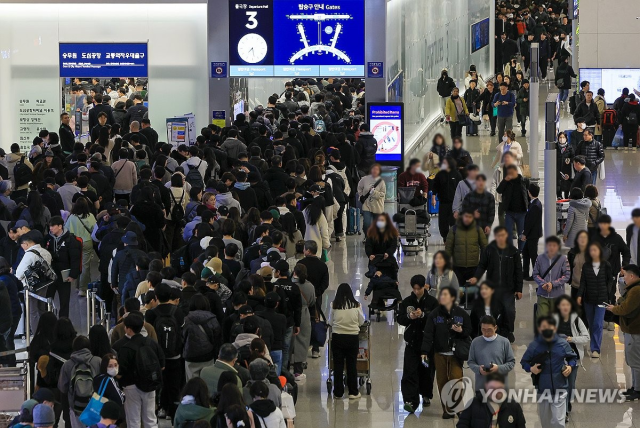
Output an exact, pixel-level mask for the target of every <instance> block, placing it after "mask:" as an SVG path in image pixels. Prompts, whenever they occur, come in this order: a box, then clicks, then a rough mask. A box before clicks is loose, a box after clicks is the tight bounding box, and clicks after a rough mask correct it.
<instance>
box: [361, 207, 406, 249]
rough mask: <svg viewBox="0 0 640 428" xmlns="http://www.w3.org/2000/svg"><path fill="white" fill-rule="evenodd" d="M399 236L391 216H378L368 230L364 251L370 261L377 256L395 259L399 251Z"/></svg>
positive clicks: (383, 214)
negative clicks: (394, 256)
mask: <svg viewBox="0 0 640 428" xmlns="http://www.w3.org/2000/svg"><path fill="white" fill-rule="evenodd" d="M399 235H400V234H399V233H398V229H396V228H395V226H394V225H393V222H392V221H391V218H390V217H389V214H387V213H382V214H378V216H377V217H376V221H375V223H372V224H371V226H369V229H367V235H366V236H367V237H366V240H365V246H364V250H365V253H366V254H367V257H369V260H373V259H374V258H375V256H376V255H383V257H384V258H385V259H387V258H388V257H393V255H394V254H395V252H396V251H397V250H398V236H399Z"/></svg>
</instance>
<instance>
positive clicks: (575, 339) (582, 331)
mask: <svg viewBox="0 0 640 428" xmlns="http://www.w3.org/2000/svg"><path fill="white" fill-rule="evenodd" d="M553 317H554V318H555V319H556V323H557V324H560V317H559V316H558V314H553ZM569 322H570V323H571V343H573V344H574V345H576V347H575V349H576V350H577V351H578V359H579V360H580V361H582V359H583V358H584V347H585V346H586V345H587V344H588V343H589V342H590V340H591V339H590V336H589V329H588V328H587V326H586V325H584V322H582V319H581V318H580V316H578V314H577V313H576V312H572V313H571V315H570V316H569Z"/></svg>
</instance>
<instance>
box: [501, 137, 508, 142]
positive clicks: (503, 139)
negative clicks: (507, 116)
mask: <svg viewBox="0 0 640 428" xmlns="http://www.w3.org/2000/svg"><path fill="white" fill-rule="evenodd" d="M507 140H508V138H507V136H506V135H504V136H503V137H502V141H504V142H505V143H506V142H507Z"/></svg>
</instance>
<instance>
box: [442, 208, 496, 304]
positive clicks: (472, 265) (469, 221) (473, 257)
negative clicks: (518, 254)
mask: <svg viewBox="0 0 640 428" xmlns="http://www.w3.org/2000/svg"><path fill="white" fill-rule="evenodd" d="M486 246H487V235H485V234H484V231H483V230H482V229H481V228H480V226H478V224H477V223H476V220H475V218H474V217H473V212H471V211H464V212H463V213H462V215H461V216H460V217H459V218H458V220H457V221H456V224H455V225H454V226H453V227H452V228H451V230H450V231H449V234H447V241H446V243H445V251H446V252H447V254H449V256H451V257H452V259H453V271H454V272H455V274H456V276H457V277H458V283H459V284H460V285H461V286H464V284H465V283H466V282H467V280H469V279H471V278H472V277H473V275H474V273H475V272H476V269H477V268H478V261H479V259H480V254H481V253H482V251H483V250H484V249H485V248H486ZM467 293H468V292H467ZM467 299H468V295H467Z"/></svg>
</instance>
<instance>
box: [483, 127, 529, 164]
mask: <svg viewBox="0 0 640 428" xmlns="http://www.w3.org/2000/svg"><path fill="white" fill-rule="evenodd" d="M506 152H511V153H513V155H514V156H515V158H516V164H518V165H520V164H521V163H522V158H523V157H524V153H523V151H522V146H521V145H520V143H518V142H517V141H516V134H515V132H513V130H511V129H507V130H505V131H504V135H503V136H502V142H501V143H500V144H498V146H497V147H496V155H495V157H494V158H493V163H492V164H491V169H493V168H495V167H496V166H497V165H498V163H499V162H500V161H501V160H502V155H504V154H505V153H506Z"/></svg>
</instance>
